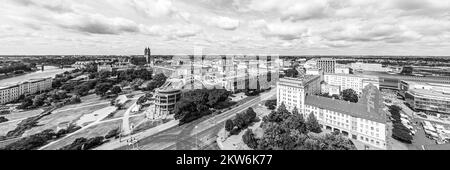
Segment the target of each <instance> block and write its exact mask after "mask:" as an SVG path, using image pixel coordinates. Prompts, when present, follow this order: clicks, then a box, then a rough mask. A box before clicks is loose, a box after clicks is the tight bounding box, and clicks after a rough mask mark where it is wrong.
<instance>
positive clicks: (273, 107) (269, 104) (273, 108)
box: [264, 99, 277, 110]
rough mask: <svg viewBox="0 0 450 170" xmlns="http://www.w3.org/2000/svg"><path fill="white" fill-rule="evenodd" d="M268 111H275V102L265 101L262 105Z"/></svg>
mask: <svg viewBox="0 0 450 170" xmlns="http://www.w3.org/2000/svg"><path fill="white" fill-rule="evenodd" d="M264 105H265V106H266V107H267V108H268V109H269V110H275V109H276V106H277V100H276V99H275V100H267V101H266V103H265V104H264Z"/></svg>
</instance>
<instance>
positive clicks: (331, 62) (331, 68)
mask: <svg viewBox="0 0 450 170" xmlns="http://www.w3.org/2000/svg"><path fill="white" fill-rule="evenodd" d="M316 62H317V68H320V69H322V70H323V72H324V73H335V72H336V70H335V69H336V60H335V59H333V58H320V59H318V60H317V61H316Z"/></svg>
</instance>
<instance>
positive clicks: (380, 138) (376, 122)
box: [277, 79, 386, 149]
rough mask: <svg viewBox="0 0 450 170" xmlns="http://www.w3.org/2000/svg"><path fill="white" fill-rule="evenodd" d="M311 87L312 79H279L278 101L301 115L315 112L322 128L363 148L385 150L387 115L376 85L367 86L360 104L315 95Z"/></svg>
mask: <svg viewBox="0 0 450 170" xmlns="http://www.w3.org/2000/svg"><path fill="white" fill-rule="evenodd" d="M310 83H312V84H310ZM314 89H316V85H315V81H304V80H298V79H297V80H294V79H280V81H279V83H278V84H277V90H278V91H277V104H278V105H280V104H281V103H284V104H285V106H286V108H287V109H288V110H290V111H292V109H294V108H295V107H296V108H297V109H298V111H299V113H300V114H303V116H304V117H307V116H308V115H309V114H314V115H315V116H316V118H317V120H318V121H319V124H320V125H321V126H322V128H324V129H326V130H331V131H337V132H340V133H341V134H343V135H344V136H347V137H348V138H350V139H352V140H353V141H354V142H359V143H361V144H363V145H364V149H386V118H385V113H384V111H383V110H382V108H383V107H382V104H383V102H382V98H381V95H380V92H379V91H378V88H377V87H375V86H373V85H369V86H367V87H366V88H365V89H364V90H363V91H364V97H363V98H362V99H361V100H360V102H359V103H350V102H346V101H342V100H335V99H330V98H325V97H320V96H315V95H312V93H311V91H315V90H314Z"/></svg>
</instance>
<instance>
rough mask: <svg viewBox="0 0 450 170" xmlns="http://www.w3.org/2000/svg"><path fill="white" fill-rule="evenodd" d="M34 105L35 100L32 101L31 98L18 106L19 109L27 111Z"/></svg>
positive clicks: (27, 98)
mask: <svg viewBox="0 0 450 170" xmlns="http://www.w3.org/2000/svg"><path fill="white" fill-rule="evenodd" d="M32 105H33V100H32V99H31V97H26V98H25V99H24V101H23V102H22V103H21V104H20V105H19V106H17V108H18V109H27V108H28V107H30V106H32Z"/></svg>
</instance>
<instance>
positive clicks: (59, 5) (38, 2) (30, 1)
mask: <svg viewBox="0 0 450 170" xmlns="http://www.w3.org/2000/svg"><path fill="white" fill-rule="evenodd" d="M12 2H14V3H17V4H20V5H24V6H35V7H40V8H44V9H47V10H50V11H54V12H59V13H65V12H72V11H73V8H72V7H71V3H70V2H68V1H66V0H12Z"/></svg>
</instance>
